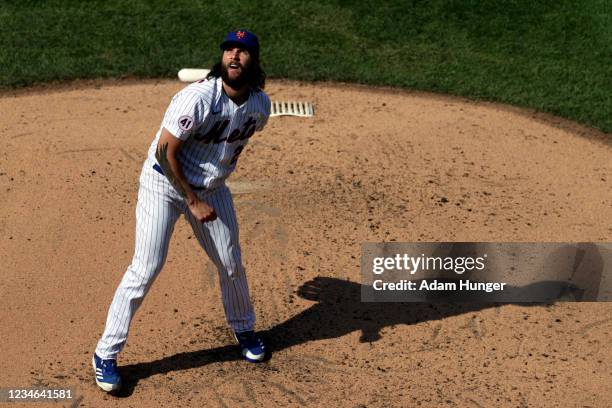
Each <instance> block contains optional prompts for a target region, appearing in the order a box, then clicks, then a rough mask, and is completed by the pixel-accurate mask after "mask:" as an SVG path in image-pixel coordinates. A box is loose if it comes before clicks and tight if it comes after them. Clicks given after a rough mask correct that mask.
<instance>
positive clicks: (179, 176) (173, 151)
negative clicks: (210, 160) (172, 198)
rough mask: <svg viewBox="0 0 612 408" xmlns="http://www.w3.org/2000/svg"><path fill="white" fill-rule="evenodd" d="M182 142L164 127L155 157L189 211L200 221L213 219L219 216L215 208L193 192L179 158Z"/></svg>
mask: <svg viewBox="0 0 612 408" xmlns="http://www.w3.org/2000/svg"><path fill="white" fill-rule="evenodd" d="M182 144H183V141H182V140H181V139H179V138H177V137H175V136H174V135H172V133H170V132H169V131H168V129H166V128H162V131H161V135H160V137H159V141H158V142H157V152H156V154H155V158H156V159H157V162H158V163H159V166H160V167H161V168H162V170H163V171H164V174H165V175H166V178H167V179H168V181H169V182H170V184H172V186H173V187H174V189H175V190H176V191H177V192H178V193H179V194H180V195H181V196H182V197H183V198H184V199H185V202H186V203H187V207H189V211H191V214H193V216H194V217H195V219H196V220H198V221H200V222H206V221H212V220H214V219H215V218H217V215H216V214H215V210H214V209H213V208H212V207H210V206H209V205H208V204H206V203H205V202H204V201H201V200H200V199H199V198H198V196H197V195H196V194H195V193H194V192H193V190H192V189H191V186H190V185H189V183H188V182H187V180H186V179H185V175H184V174H183V170H182V169H181V166H180V164H179V162H178V160H177V156H178V152H179V150H180V149H181V145H182Z"/></svg>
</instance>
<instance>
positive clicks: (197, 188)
mask: <svg viewBox="0 0 612 408" xmlns="http://www.w3.org/2000/svg"><path fill="white" fill-rule="evenodd" d="M153 170H155V171H156V172H158V173H159V174H161V175H162V176H165V174H164V171H163V170H162V168H161V167H159V164H157V163H155V164H154V165H153ZM189 187H191V189H192V190H195V191H201V190H206V187H202V186H194V185H193V184H190V185H189Z"/></svg>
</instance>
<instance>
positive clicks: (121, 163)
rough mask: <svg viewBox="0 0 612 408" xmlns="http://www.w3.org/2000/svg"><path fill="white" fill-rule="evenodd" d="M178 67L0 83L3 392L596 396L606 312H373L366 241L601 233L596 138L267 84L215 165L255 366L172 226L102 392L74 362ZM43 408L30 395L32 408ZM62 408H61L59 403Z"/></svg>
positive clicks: (606, 391) (467, 398)
mask: <svg viewBox="0 0 612 408" xmlns="http://www.w3.org/2000/svg"><path fill="white" fill-rule="evenodd" d="M181 86H182V85H181V84H180V83H178V82H176V81H161V82H160V81H145V82H139V83H134V82H126V83H118V84H114V83H112V82H108V81H107V82H93V83H89V84H88V86H85V87H82V86H76V85H73V86H63V87H62V88H60V89H48V90H42V91H40V90H36V91H25V92H17V93H14V94H10V93H5V94H4V95H3V96H2V97H0V111H1V112H2V116H1V117H0V131H1V132H2V135H3V148H2V152H1V153H0V189H1V191H2V195H1V196H0V202H1V204H2V205H1V210H0V232H1V233H2V234H1V235H2V245H1V246H0V256H2V259H3V266H2V275H3V284H2V292H1V293H2V300H1V302H2V303H1V305H2V327H1V332H2V350H3V355H2V359H1V360H0V372H2V377H1V378H2V380H1V381H0V387H31V386H49V387H61V388H66V387H71V388H73V389H74V392H75V396H76V398H75V400H74V401H73V402H71V403H69V404H68V405H69V406H88V407H100V406H122V407H137V406H164V407H165V406H219V407H234V406H256V405H261V406H264V405H265V406H273V405H282V406H287V405H290V406H301V405H313V406H322V407H330V406H343V407H344V406H347V407H357V406H368V407H370V406H371V407H386V406H424V407H439V406H458V407H465V406H473V407H488V406H504V407H505V406H508V407H528V406H530V407H531V406H533V407H543V406H546V407H558V406H572V407H574V406H575V407H578V406H579V407H586V406H589V407H603V406H612V394H610V384H611V383H612V349H611V348H610V347H609V346H606V344H609V341H610V338H611V334H612V333H611V332H612V315H611V312H612V304H607V303H558V304H553V305H536V306H527V305H522V306H521V305H501V306H495V307H494V306H490V305H489V306H487V305H472V306H446V305H428V304H367V303H360V301H359V279H360V276H359V258H360V244H361V243H362V242H381V241H400V242H401V241H406V242H413V241H610V237H611V236H612V225H611V224H610V220H612V194H611V193H612V190H611V183H610V182H611V180H610V175H611V174H612V161H611V160H610V153H611V150H612V148H611V147H610V144H609V143H606V142H605V141H602V138H604V137H605V136H604V135H600V134H598V133H597V132H596V131H594V130H591V129H585V128H581V127H580V126H577V125H572V124H570V123H567V122H565V121H563V120H560V119H555V118H547V117H543V116H541V115H536V114H532V113H529V112H523V111H519V110H517V109H513V108H504V107H500V106H496V105H490V104H478V103H473V102H469V101H465V100H462V99H458V98H450V97H442V96H432V95H425V94H420V93H410V92H399V91H392V90H377V89H370V88H361V87H353V86H341V85H325V84H319V85H306V84H297V83H290V82H278V81H272V82H271V83H270V84H269V86H268V88H269V89H268V91H269V94H270V95H271V98H272V99H273V100H307V101H311V102H313V103H314V104H315V106H316V116H315V117H314V118H309V119H308V118H289V117H280V118H272V119H271V120H270V122H269V125H268V127H267V128H266V130H265V131H264V132H263V133H260V134H256V135H255V136H254V137H253V138H252V139H251V142H250V144H249V146H248V147H247V148H246V150H245V153H243V155H242V157H241V159H240V161H239V163H238V164H239V165H238V169H237V171H236V172H235V173H234V174H233V175H232V177H231V178H230V185H231V187H232V189H233V190H234V193H235V201H236V207H237V211H238V218H239V221H240V227H241V241H242V248H243V259H244V261H245V266H246V268H247V272H248V274H249V279H250V285H251V291H252V295H253V298H254V304H255V308H256V312H257V316H258V323H257V327H258V329H259V330H263V331H264V333H265V336H266V337H267V338H268V340H269V342H270V344H271V346H272V347H273V349H274V354H273V357H272V359H271V360H270V361H268V362H266V363H263V364H260V365H250V364H248V363H246V362H243V361H242V360H240V358H239V355H238V352H237V350H236V348H235V346H234V345H233V344H234V343H233V341H232V338H231V334H230V332H229V330H228V329H227V327H226V324H225V321H224V316H223V310H222V306H221V302H220V295H219V291H218V286H217V285H218V284H217V281H216V276H215V272H214V271H213V269H212V265H211V264H210V263H209V262H208V260H207V259H206V257H205V255H204V254H203V253H202V251H201V250H200V249H199V247H198V244H197V242H196V240H195V239H194V237H193V235H192V232H191V231H190V228H189V226H188V224H187V223H186V222H185V220H183V219H181V220H180V221H179V222H178V223H177V228H176V231H175V235H174V238H173V240H172V243H171V248H170V253H169V257H168V262H167V264H166V267H165V269H164V271H163V272H162V273H161V275H160V277H159V278H158V279H157V281H156V282H155V285H154V286H153V289H152V290H151V292H150V293H149V295H148V297H147V299H146V300H145V302H144V303H143V306H142V308H141V309H140V310H139V312H138V314H137V315H136V318H135V320H134V324H133V326H132V330H131V333H130V338H129V341H128V345H127V347H126V349H125V351H124V352H123V353H122V354H121V358H120V361H119V363H120V365H121V367H122V372H123V375H124V377H125V381H126V386H125V389H124V391H123V393H122V394H121V395H119V396H117V397H115V396H108V395H106V394H104V393H103V392H101V391H99V390H98V389H97V387H96V386H95V384H94V382H93V376H92V368H91V365H90V360H91V354H92V352H93V350H94V347H95V344H96V341H97V340H98V337H99V335H100V334H101V332H102V330H103V325H104V321H105V317H106V312H107V309H108V306H109V304H110V301H111V298H112V294H113V292H114V290H115V288H116V285H117V284H118V282H119V280H120V278H121V276H122V274H123V272H124V271H125V268H126V267H127V265H128V264H129V261H130V259H131V257H132V251H133V245H134V244H133V239H134V210H135V200H136V193H137V187H138V175H139V172H140V169H141V166H142V162H143V160H144V158H145V155H146V150H147V147H148V145H149V143H150V142H151V140H152V137H153V136H154V133H155V131H156V130H157V127H158V126H159V123H160V121H161V117H162V115H163V112H164V110H165V108H166V106H167V104H168V102H169V101H170V98H171V97H172V95H173V94H174V93H175V92H176V91H178V90H179V89H180V88H181ZM36 406H43V405H36ZM53 406H57V405H53Z"/></svg>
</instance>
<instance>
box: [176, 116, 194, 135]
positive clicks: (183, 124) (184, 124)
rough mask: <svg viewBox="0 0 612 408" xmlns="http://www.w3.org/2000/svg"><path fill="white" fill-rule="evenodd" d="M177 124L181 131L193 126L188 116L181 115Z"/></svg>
mask: <svg viewBox="0 0 612 408" xmlns="http://www.w3.org/2000/svg"><path fill="white" fill-rule="evenodd" d="M178 124H179V127H180V128H181V130H184V131H187V130H189V129H191V128H192V126H193V118H192V117H191V116H189V115H183V116H181V117H180V118H179V120H178Z"/></svg>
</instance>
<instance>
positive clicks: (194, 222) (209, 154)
mask: <svg viewBox="0 0 612 408" xmlns="http://www.w3.org/2000/svg"><path fill="white" fill-rule="evenodd" d="M220 47H221V50H222V51H223V52H222V57H221V61H220V62H219V63H217V64H216V65H215V66H214V67H213V69H212V70H211V72H210V73H209V74H208V76H207V77H206V79H203V80H201V81H198V82H195V83H193V84H191V85H189V86H187V87H185V88H184V89H183V90H181V91H180V92H178V93H177V94H176V95H175V96H174V98H173V99H172V102H171V103H170V105H169V106H168V109H167V110H166V113H165V115H164V118H163V120H162V123H161V126H160V129H159V131H158V132H157V134H156V136H155V139H154V140H153V143H151V147H150V148H149V153H148V157H147V159H146V161H145V163H144V165H143V168H142V172H141V175H140V188H139V191H138V204H137V206H136V245H135V249H134V257H133V259H132V263H131V264H130V266H129V267H128V269H127V271H126V272H125V275H124V276H123V279H122V280H121V283H120V284H119V287H118V288H117V290H116V292H115V296H114V298H113V301H112V303H111V305H110V308H109V311H108V317H107V320H106V326H105V329H104V333H103V334H102V337H101V338H100V340H99V342H98V345H97V347H96V350H95V353H94V356H93V366H94V370H95V378H96V383H97V384H98V386H99V387H100V388H102V389H103V390H104V391H107V392H108V391H114V390H117V389H119V387H120V385H121V378H120V376H119V372H118V371H117V363H116V361H117V355H118V353H119V352H120V351H121V350H122V349H123V347H124V345H125V342H126V340H127V336H128V330H129V327H130V322H131V321H132V318H133V317H134V314H135V313H136V310H137V309H138V307H139V306H140V304H141V303H142V301H143V299H144V296H145V295H146V293H147V292H148V290H149V289H150V288H151V285H152V284H153V281H154V280H155V278H156V276H157V275H158V274H159V272H160V271H161V269H162V267H163V265H164V262H165V260H166V255H167V253H168V244H169V242H170V237H171V235H172V231H173V229H174V224H175V223H176V221H177V219H178V218H179V216H180V215H181V214H183V215H184V216H185V218H186V219H187V220H188V221H189V223H190V224H191V226H192V228H193V231H194V233H195V236H196V237H197V239H198V242H199V243H200V245H201V246H202V248H203V249H204V251H206V253H207V255H208V256H209V258H210V259H211V260H212V261H213V262H214V264H215V265H216V267H217V269H218V271H219V281H220V286H221V296H222V301H223V308H224V311H225V315H226V317H227V322H228V324H229V325H230V327H231V328H232V329H233V331H234V334H235V337H236V340H237V342H238V344H239V345H240V348H241V351H242V355H243V356H244V357H245V359H246V360H248V361H251V362H258V361H262V360H263V359H264V357H265V354H266V348H265V346H264V344H263V342H262V341H261V339H260V338H259V337H258V336H257V334H256V333H255V332H254V331H253V326H254V324H255V314H254V312H253V305H252V304H251V299H250V297H249V288H248V284H247V278H246V275H245V271H244V267H243V265H242V260H241V257H240V244H239V242H238V224H237V222H236V214H235V212H234V205H233V202H232V196H231V193H230V190H229V189H228V187H227V186H226V185H225V179H226V178H227V177H228V176H229V175H230V174H231V172H232V171H233V170H234V169H235V168H236V161H237V160H238V157H239V156H240V153H241V152H242V150H243V149H244V146H245V145H246V144H247V142H248V140H249V138H250V137H251V136H253V133H254V132H256V131H260V130H262V129H263V127H264V126H265V124H266V122H267V120H268V117H269V115H270V99H269V98H268V96H267V95H266V93H265V92H264V91H263V88H264V85H265V73H264V72H263V70H262V69H261V66H260V63H259V41H258V39H257V36H255V34H253V33H251V32H249V31H247V30H237V31H232V32H230V33H229V34H228V35H227V36H226V38H225V40H224V41H223V42H222V43H221V46H220Z"/></svg>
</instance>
